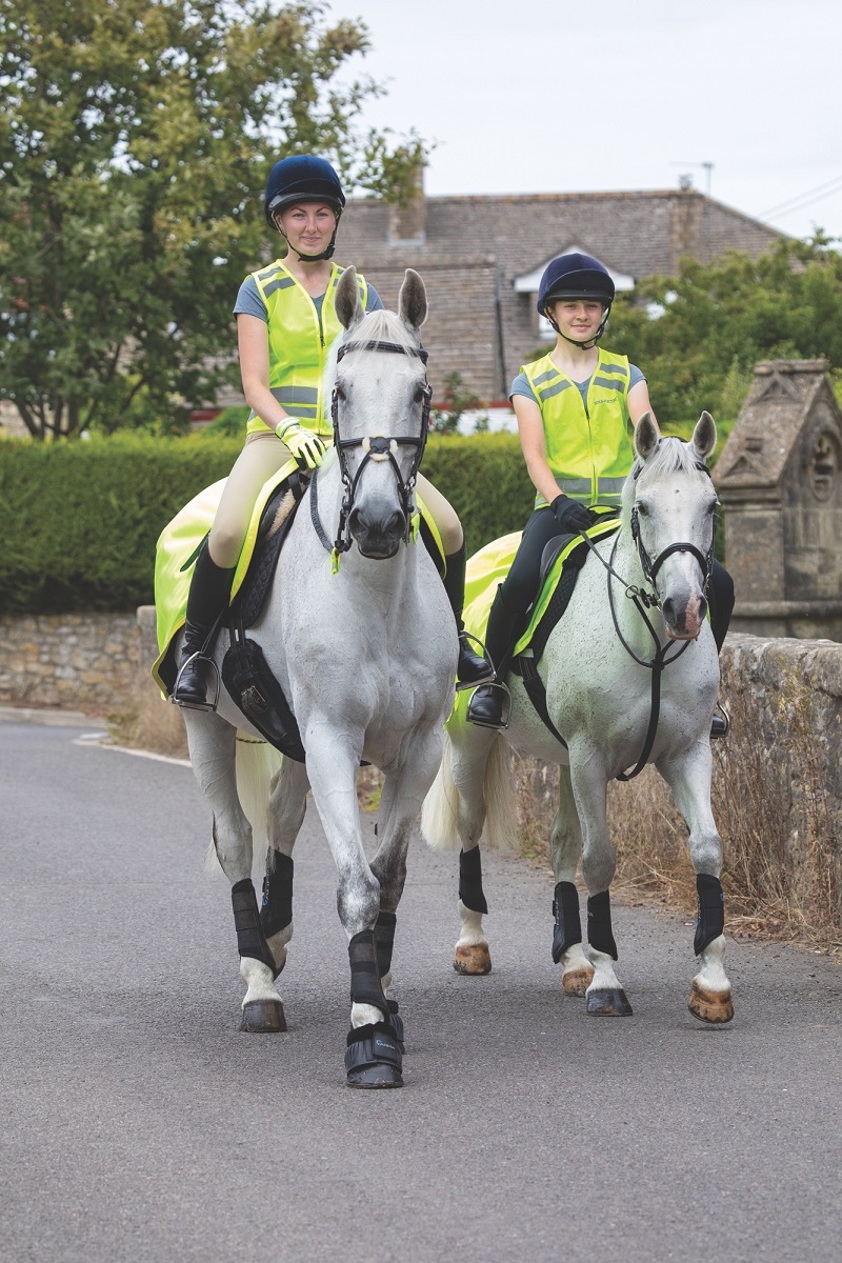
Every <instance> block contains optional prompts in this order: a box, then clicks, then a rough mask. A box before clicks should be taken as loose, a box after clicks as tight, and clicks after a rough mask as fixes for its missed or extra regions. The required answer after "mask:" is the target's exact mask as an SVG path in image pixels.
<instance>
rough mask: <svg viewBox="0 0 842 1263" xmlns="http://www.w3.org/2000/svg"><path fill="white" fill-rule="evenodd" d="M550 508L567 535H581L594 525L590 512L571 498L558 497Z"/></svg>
mask: <svg viewBox="0 0 842 1263" xmlns="http://www.w3.org/2000/svg"><path fill="white" fill-rule="evenodd" d="M550 508H551V509H552V511H553V515H554V516H555V520H556V521H557V522H558V524H559V526H560V527H561V529H562V531H563V532H564V534H565V535H581V534H583V532H584V531H586V530H587V529H588V527H589V526H591V525H592V524H593V518H592V517H591V514H590V511H589V510H588V509H586V508H585V506H584V505H583V504H580V503H579V501H578V500H571V499H570V497H569V496H556V498H555V500H553V502H552V504H551V505H550Z"/></svg>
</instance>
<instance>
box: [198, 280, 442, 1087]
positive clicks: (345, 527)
mask: <svg viewBox="0 0 842 1263" xmlns="http://www.w3.org/2000/svg"><path fill="white" fill-rule="evenodd" d="M399 308H400V313H399V315H396V314H394V313H393V312H384V311H377V312H371V313H370V314H369V315H364V313H363V310H362V307H361V305H360V301H359V295H358V289H357V283H356V276H355V270H354V269H353V268H348V269H347V270H346V271H345V273H344V274H343V276H342V278H341V280H340V281H339V284H338V286H337V292H336V309H337V312H338V314H339V319H340V321H341V323H342V325H343V326H344V330H345V332H344V333H343V334H342V335H341V336H340V337H339V338H338V339H337V340H336V343H334V346H333V347H332V348H331V355H330V360H329V364H328V369H327V379H326V397H330V398H331V399H332V414H333V419H334V431H335V439H336V446H335V447H334V448H333V449H332V450H331V451H330V452H329V453H328V455H327V457H326V459H325V461H324V464H323V465H322V466H321V468H320V469H319V470H318V472H317V475H316V476H315V477H314V478H313V481H312V483H311V485H310V488H309V491H308V492H307V495H306V496H305V499H304V501H303V502H302V504H301V506H300V509H299V511H298V514H297V516H296V518H295V521H294V523H293V525H292V527H291V530H290V533H289V536H288V538H287V540H286V541H285V543H284V547H283V549H282V551H281V556H280V560H279V563H278V569H277V572H276V575H275V579H274V583H273V586H272V590H271V593H270V595H269V597H268V598H267V601H266V603H265V605H264V609H263V612H262V614H261V616H260V619H259V621H258V622H257V623H256V624H255V625H254V626H253V627H252V628H251V629H250V630H249V636H250V638H252V639H254V640H256V641H257V642H258V643H259V645H260V646H261V647H262V650H263V653H264V655H265V657H266V659H267V661H268V663H269V665H270V666H271V667H272V669H273V672H274V674H275V676H276V678H277V679H278V681H279V682H280V684H281V686H282V688H283V690H284V693H285V694H286V697H287V699H288V701H289V702H290V704H291V706H292V710H293V712H294V714H295V716H296V719H297V721H298V726H299V729H300V732H301V737H302V741H303V745H304V748H305V751H306V765H303V764H301V763H297V762H294V761H293V760H291V759H288V758H285V759H284V760H283V762H282V765H281V768H280V773H279V774H278V775H277V777H276V779H274V780H273V782H272V784H271V789H270V788H269V787H268V786H267V787H266V790H265V793H264V801H263V806H264V809H265V811H266V827H267V833H268V842H269V850H268V852H267V856H268V863H267V874H268V876H267V881H266V882H265V885H264V903H263V909H262V914H259V913H258V907H257V901H256V898H255V892H254V887H253V885H252V826H251V825H250V823H249V821H248V819H247V818H246V815H245V814H244V811H243V809H242V807H241V794H240V793H238V779H237V773H236V771H235V762H236V760H235V749H236V747H237V730H238V729H241V730H245V731H246V732H250V731H251V732H253V731H254V730H253V729H251V728H250V726H249V723H248V721H247V720H246V719H245V718H244V716H243V714H242V713H241V712H240V711H239V710H238V709H237V707H236V706H235V705H234V703H233V702H232V701H231V699H230V697H229V696H228V694H227V693H226V691H225V689H224V688H223V689H222V693H221V696H220V699H219V703H218V709H217V711H216V713H214V712H212V711H207V712H204V711H199V710H185V711H184V719H185V723H186V725H187V733H188V740H189V745H190V756H191V759H192V762H193V768H194V771H195V773H196V777H197V778H198V781H199V784H200V786H201V788H202V791H203V792H204V794H205V797H206V798H207V800H208V802H209V803H210V805H211V808H212V810H213V840H214V845H215V849H216V854H217V856H218V857H219V862H220V864H221V865H222V868H223V870H224V872H225V875H226V876H227V877H228V879H229V881H230V882H231V885H232V898H233V903H234V913H235V921H236V925H237V934H238V944H239V949H240V956H241V964H240V972H241V974H242V977H243V979H244V981H245V983H246V988H247V989H246V994H245V998H244V1000H243V1029H246V1030H257V1031H267V1030H284V1029H286V1027H285V1019H284V1015H283V1008H282V1005H281V1001H280V997H279V994H278V991H277V988H276V986H275V981H274V979H275V977H276V976H277V974H278V973H279V972H280V970H281V969H282V968H283V966H284V963H285V959H286V952H287V944H288V943H289V940H290V939H291V937H292V871H293V865H292V851H293V846H294V844H295V839H296V835H297V834H298V831H299V829H300V827H301V824H302V821H303V819H304V812H305V805H306V803H305V800H306V796H307V791H308V787H310V788H312V791H313V799H314V801H315V804H316V808H317V810H318V813H319V816H320V818H321V822H322V825H323V827H324V831H325V834H326V835H327V840H328V842H329V844H330V848H331V851H332V853H333V857H334V859H335V861H336V867H337V869H338V873H339V886H338V897H337V902H338V909H339V917H340V920H341V922H342V925H343V927H344V929H345V931H346V933H347V935H348V939H349V948H348V951H349V958H350V966H351V1000H352V1004H351V1031H350V1034H349V1036H348V1046H347V1049H346V1069H347V1072H348V1082H349V1083H350V1084H351V1085H352V1086H360V1087H396V1086H400V1085H401V1082H402V1080H401V1052H402V1022H401V1019H400V1018H399V1016H398V1015H397V1006H396V1005H395V1004H394V1002H390V1001H388V1000H387V999H386V996H385V989H386V988H387V987H388V985H389V982H390V969H391V955H392V942H393V938H394V932H395V914H396V911H397V907H398V903H399V901H400V897H401V893H402V890H403V885H404V879H405V876H406V854H407V847H408V844H409V838H410V831H411V829H412V826H413V823H414V821H415V820H416V818H417V815H418V812H419V810H420V808H421V803H422V801H423V799H424V796H425V794H426V793H427V790H428V789H429V787H430V785H431V784H432V781H433V778H434V776H435V774H436V770H437V768H438V766H439V761H440V757H441V746H442V725H443V723H444V720H445V718H446V717H447V715H448V713H449V711H450V708H451V705H452V701H453V692H454V681H455V677H456V666H457V655H458V640H457V633H456V627H455V623H454V619H453V613H452V611H451V609H450V605H449V603H448V599H447V596H446V594H445V590H444V587H443V585H442V583H441V580H440V579H439V576H438V574H437V573H436V570H435V566H434V564H433V561H432V560H431V558H430V556H429V554H428V552H427V549H426V548H425V547H424V545H423V543H422V542H421V541H420V540H417V531H415V530H413V525H414V513H415V505H414V487H415V476H416V473H417V469H418V465H419V462H420V459H421V454H422V452H423V449H424V442H425V438H426V432H427V426H428V411H429V397H430V391H429V386H428V385H427V382H426V375H425V368H424V363H425V361H426V353H425V352H424V351H423V349H422V348H421V346H420V338H419V332H418V330H419V328H420V326H421V324H422V323H423V321H424V319H425V318H426V313H427V300H426V294H425V290H424V284H423V282H422V280H421V277H420V276H418V275H417V273H415V272H412V271H411V270H407V272H406V278H405V280H404V283H403V285H402V287H401V291H400V303H399ZM314 500H315V501H316V503H315V505H314ZM416 540H417V542H416ZM332 543H333V552H332V551H331V545H332ZM337 560H338V561H339V565H338V570H337V569H336V562H337ZM332 563H333V564H332ZM224 648H225V646H224V645H223V646H220V648H219V649H218V650H217V662H219V660H220V658H221V656H222V652H223V651H224ZM248 748H249V747H248V746H246V747H245V750H246V751H248ZM258 749H259V747H258ZM361 760H365V761H368V762H370V763H372V764H375V765H376V766H377V767H378V768H380V769H381V771H382V772H383V773H384V777H385V780H384V785H383V792H382V800H381V807H380V814H379V823H378V843H379V845H378V847H377V852H376V855H375V856H374V858H373V859H372V860H371V862H369V861H368V860H367V859H366V856H365V854H364V851H363V838H362V831H361V826H360V815H359V809H358V803H357V771H358V768H359V766H360V762H361ZM240 791H241V793H242V796H243V800H244V801H245V799H246V795H248V796H249V797H250V798H252V799H253V798H255V793H256V792H257V807H258V808H259V807H260V805H261V801H260V798H261V794H260V787H259V785H258V786H255V785H254V784H245V785H244V783H243V776H242V774H241V776H240ZM266 795H268V802H267V801H266ZM252 814H253V815H255V814H259V812H252Z"/></svg>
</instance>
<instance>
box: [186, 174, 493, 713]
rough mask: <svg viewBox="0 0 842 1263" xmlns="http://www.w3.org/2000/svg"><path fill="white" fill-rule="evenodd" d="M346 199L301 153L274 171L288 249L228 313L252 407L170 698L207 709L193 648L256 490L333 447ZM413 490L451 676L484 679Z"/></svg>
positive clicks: (451, 562) (218, 606)
mask: <svg viewBox="0 0 842 1263" xmlns="http://www.w3.org/2000/svg"><path fill="white" fill-rule="evenodd" d="M344 206H345V196H344V194H343V192H342V187H341V185H340V183H339V178H338V176H337V174H336V172H335V171H334V169H333V167H332V166H331V165H330V163H329V162H326V161H325V159H323V158H318V157H314V156H313V155H310V154H302V155H297V156H294V157H289V158H284V159H282V160H281V161H280V162H277V163H275V165H274V167H273V168H272V170H271V172H270V173H269V179H268V182H267V185H266V192H265V196H264V211H265V214H266V220H267V223H268V224H269V226H270V227H272V228H275V229H276V230H277V231H278V232H279V233H280V235H281V236H282V237H283V238H284V240H285V242H286V247H287V248H286V253H285V255H284V257H283V258H282V259H277V260H275V262H274V263H271V264H269V265H268V266H267V267H264V268H261V269H259V270H258V271H256V272H252V273H251V275H250V276H248V277H247V278H246V280H245V281H244V282H243V284H242V285H241V286H240V290H239V293H238V295H237V301H236V303H235V305H234V313H235V315H236V317H237V334H238V345H239V357H240V370H241V375H242V382H243V393H244V395H245V398H246V402H247V403H248V405H249V407H250V408H251V417H250V418H249V421H248V424H247V432H246V441H245V445H244V447H243V450H242V452H241V453H240V455H239V456H238V458H237V460H236V462H235V464H234V467H233V469H232V470H231V473H230V475H229V477H228V479H227V481H226V484H225V488H224V490H223V493H222V497H221V499H220V502H219V507H218V509H217V513H216V517H215V519H214V523H213V526H212V527H211V530H210V534H209V537H208V540H207V544H206V546H205V547H204V548H203V549H202V551H201V553H200V554H199V557H198V559H197V561H196V568H195V572H194V575H193V579H192V582H191V585H190V592H189V596H188V600H187V618H186V622H185V629H184V646H183V651H182V659H181V667H180V671H179V676H178V679H177V681H176V687H175V690H174V693H173V701H175V702H177V703H179V704H180V705H184V706H200V707H205V706H206V705H207V702H206V684H207V681H206V675H205V664H206V661H207V659H206V658H204V657H203V656H202V649H203V646H204V644H205V641H206V639H207V636H208V634H209V632H210V630H211V628H212V627H213V625H214V624H215V622H216V620H217V618H218V617H219V615H220V614H221V613H222V611H223V610H224V609H225V607H226V605H227V604H228V600H229V597H230V592H231V583H232V580H233V577H234V571H235V569H236V566H237V561H238V559H239V555H240V551H241V549H242V546H243V541H244V539H245V536H246V532H247V530H248V524H249V521H250V519H251V514H252V510H253V508H254V504H255V501H256V499H257V496H258V494H259V492H260V489H261V487H262V486H263V485H264V483H265V482H266V481H267V479H269V478H270V477H271V476H272V475H273V474H274V473H276V472H277V471H278V470H279V469H280V468H281V466H282V465H284V464H285V463H286V462H287V461H289V460H290V459H295V460H296V461H297V462H298V464H299V466H300V467H301V468H306V469H315V468H317V466H318V465H319V464H321V461H322V458H323V457H324V454H325V445H326V444H328V443H330V442H331V440H332V428H331V423H330V419H329V417H327V418H326V416H325V407H324V399H323V397H322V396H323V390H322V376H323V372H324V367H325V361H326V359H327V353H328V351H329V349H330V345H331V343H332V342H333V340H334V338H336V337H337V335H338V334H339V333H340V332H341V326H340V324H339V320H338V317H337V315H336V309H335V306H334V295H335V291H336V285H337V282H338V280H339V277H340V276H341V275H342V271H343V269H342V268H340V267H339V266H338V265H337V264H335V263H331V262H330V260H331V258H332V256H333V252H334V247H335V242H336V230H337V227H338V224H339V219H340V216H341V214H342V210H343V208H344ZM357 283H358V285H359V287H360V299H361V301H362V304H363V307H364V308H365V310H366V311H373V310H375V309H378V308H382V306H383V303H382V302H381V300H380V297H379V295H378V294H377V291H376V290H375V289H374V287H373V286H371V285H368V284H367V283H366V281H365V278H364V277H363V276H358V277H357ZM417 486H418V491H419V493H420V495H421V497H422V498H423V500H424V503H425V504H426V505H427V508H428V509H429V511H430V513H431V514H432V516H433V518H434V519H435V523H436V526H437V528H438V531H439V534H440V536H441V539H442V543H443V545H444V550H445V554H446V557H445V561H446V567H447V572H446V575H445V578H444V586H445V589H446V591H447V594H448V597H449V598H450V604H451V606H452V608H453V613H454V617H455V620H456V627H457V630H458V633H459V668H458V679H459V682H460V683H461V684H462V685H463V686H472V685H475V684H477V683H479V682H480V681H481V680H487V679H490V678H493V672H492V671H491V669H490V667H489V664H488V663H487V662H486V660H485V659H484V658H481V657H480V656H479V655H478V654H476V653H474V652H473V650H472V649H471V647H470V645H469V643H468V641H467V639H466V638H465V636H464V635H463V633H462V618H461V615H462V603H463V599H464V586H465V543H464V537H463V534H462V526H461V523H460V522H459V518H458V517H457V515H456V513H455V511H454V509H453V508H452V506H451V505H450V504H449V503H448V501H447V500H446V499H445V497H444V496H443V495H441V493H440V492H438V491H436V489H435V488H434V487H433V486H432V484H431V483H430V482H429V481H428V480H427V479H426V478H424V477H422V476H421V475H420V474H419V475H418V479H417Z"/></svg>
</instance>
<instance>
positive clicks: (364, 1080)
mask: <svg viewBox="0 0 842 1263" xmlns="http://www.w3.org/2000/svg"><path fill="white" fill-rule="evenodd" d="M347 1084H348V1087H349V1088H402V1087H403V1078H402V1076H401V1072H400V1070H398V1069H397V1068H396V1067H395V1066H388V1065H379V1066H366V1067H365V1068H364V1069H362V1070H351V1071H349V1073H348V1078H347Z"/></svg>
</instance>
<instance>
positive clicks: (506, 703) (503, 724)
mask: <svg viewBox="0 0 842 1263" xmlns="http://www.w3.org/2000/svg"><path fill="white" fill-rule="evenodd" d="M477 688H484V689H495V690H499V691H500V692H501V693H502V694H503V706H502V708H501V711H500V722H499V724H487V723H485V721H484V720H482V719H474V718H473V717H472V716H471V714H470V709H471V703H470V702H468V715H467V719H468V723H469V724H473V725H474V727H475V728H491V729H492V730H493V731H494V732H502V731H503V729H504V728H508V726H509V719H510V718H511V714H512V695H511V692H510V691H509V686H508V684H504V683H503V681H502V680H493V681H492V682H491V683H488V684H478V685H477Z"/></svg>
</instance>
